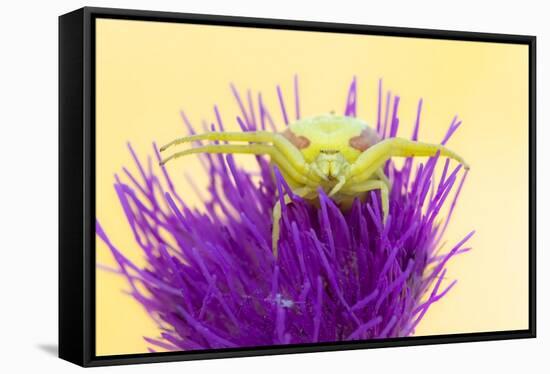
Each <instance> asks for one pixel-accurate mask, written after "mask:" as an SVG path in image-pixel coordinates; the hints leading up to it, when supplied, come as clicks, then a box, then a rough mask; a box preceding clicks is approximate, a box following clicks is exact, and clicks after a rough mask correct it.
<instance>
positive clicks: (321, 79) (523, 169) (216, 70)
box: [96, 19, 528, 355]
mask: <svg viewBox="0 0 550 374" xmlns="http://www.w3.org/2000/svg"><path fill="white" fill-rule="evenodd" d="M96 43H97V47H96V48H97V64H96V66H97V96H96V100H97V109H96V111H97V112H96V115H97V117H96V118H97V124H96V137H97V138H96V144H97V145H96V146H97V156H96V157H97V159H96V165H97V166H96V167H97V170H96V176H97V178H96V183H97V185H96V191H97V192H96V193H97V198H96V202H97V208H96V209H97V217H98V218H99V220H100V221H101V224H102V225H103V227H104V229H105V230H106V232H107V233H108V235H109V236H110V238H111V239H112V241H113V243H114V244H115V245H116V246H118V248H119V249H122V250H123V251H124V253H125V254H126V255H127V256H128V257H129V258H130V259H132V260H133V261H135V262H136V263H138V264H143V263H144V262H143V259H142V256H141V253H140V251H139V249H138V247H137V245H136V244H135V243H134V240H133V236H132V234H131V231H130V229H129V227H128V225H127V222H126V219H125V217H124V214H123V212H122V208H121V207H120V204H119V202H118V199H117V197H116V194H115V192H114V189H113V182H114V177H113V176H114V174H115V173H120V170H121V167H122V166H128V167H129V169H130V170H131V171H136V168H135V167H134V165H133V162H132V160H131V157H130V155H129V152H128V150H127V148H126V142H128V141H130V142H131V143H132V145H133V146H134V148H135V149H136V151H137V153H138V155H140V156H141V157H142V159H143V158H144V157H146V155H148V154H151V151H152V146H151V142H152V141H153V140H154V141H157V142H158V143H165V142H167V141H169V140H172V139H173V138H175V137H176V136H181V135H183V134H185V130H184V126H183V124H182V121H181V119H180V116H179V110H180V109H184V110H185V111H186V113H187V115H188V116H189V117H190V119H191V121H192V122H194V124H195V125H196V126H197V127H200V123H201V121H202V120H206V121H208V122H210V121H213V120H214V115H213V111H212V108H213V105H214V104H217V105H218V106H219V107H220V110H221V114H222V117H223V119H224V120H225V122H224V125H225V127H226V130H227V129H236V128H237V125H236V123H235V120H234V119H235V115H236V114H237V113H238V108H237V106H236V104H235V103H234V101H233V98H232V95H231V92H230V90H229V86H228V84H229V83H230V82H234V83H235V84H236V85H237V87H239V88H241V89H246V88H251V89H253V90H254V92H257V91H258V90H260V91H262V92H263V96H264V99H265V102H266V103H267V105H268V107H269V108H270V111H271V114H272V116H273V117H274V119H275V120H276V121H278V122H280V121H281V115H280V111H279V110H278V103H277V96H276V91H275V85H276V84H277V83H280V84H281V86H282V89H283V91H284V92H285V94H286V98H287V106H288V107H289V108H290V109H289V111H290V116H293V115H294V112H293V110H292V105H290V104H291V103H292V101H291V98H292V78H293V75H294V74H295V73H296V74H298V75H299V78H300V93H301V98H302V102H301V109H302V115H303V116H308V115H315V114H319V113H326V112H328V111H331V110H335V111H337V112H341V111H342V110H343V108H344V105H345V99H346V93H347V88H348V86H349V83H350V80H351V78H352V77H353V75H356V76H357V78H358V115H359V117H361V118H363V119H365V120H366V121H367V122H369V123H371V124H375V123H376V105H377V82H378V79H379V78H383V79H384V86H385V88H389V89H391V90H392V92H394V93H397V94H399V95H400V96H401V103H400V110H399V117H400V124H401V125H400V129H401V131H400V134H401V135H403V136H409V134H410V132H411V128H412V125H413V123H414V119H415V116H416V106H417V102H418V99H419V98H420V97H423V98H424V108H423V112H422V118H421V130H420V139H421V140H423V141H429V142H439V141H440V140H441V138H442V136H443V135H444V133H445V131H446V129H447V127H448V125H449V123H450V121H451V119H452V117H453V116H454V115H455V114H458V115H459V117H460V118H461V119H462V120H463V125H462V126H461V128H460V129H459V130H458V132H457V133H456V134H455V136H453V138H452V140H451V141H450V143H449V146H450V147H451V148H452V149H454V150H456V151H457V152H458V153H459V154H461V155H462V156H463V157H464V158H465V159H466V160H467V161H468V162H469V163H470V165H471V167H472V169H471V171H470V174H469V176H468V178H467V181H466V184H465V186H464V189H463V191H462V194H461V197H460V199H459V203H458V206H457V209H456V211H455V214H454V216H453V219H452V222H451V225H450V227H449V230H448V232H447V234H446V238H447V247H446V248H447V249H450V247H449V245H451V244H453V243H455V242H457V241H458V240H459V239H461V238H462V237H463V236H464V235H465V234H467V233H468V232H469V231H471V230H472V229H475V230H476V234H475V235H474V237H473V238H472V239H471V241H470V245H471V246H472V247H473V250H472V251H471V252H469V253H467V254H465V255H461V256H459V257H457V258H455V259H454V260H452V263H451V264H450V265H449V271H448V273H447V275H448V279H449V280H452V279H458V280H459V281H458V284H457V285H456V286H455V287H454V288H453V289H452V291H451V292H450V293H449V294H448V295H447V296H445V298H444V299H442V300H441V301H440V302H438V303H436V304H435V305H433V306H432V308H431V309H430V310H429V312H428V313H427V315H426V317H425V318H424V320H423V321H422V322H421V324H420V325H419V328H418V329H417V331H416V335H426V334H448V333H462V332H480V331H495V330H512V329H526V328H527V327H528V303H527V301H528V262H527V260H528V203H527V202H528V200H527V199H528V50H527V46H521V45H509V44H496V43H474V42H458V41H442V40H427V39H413V38H396V37H380V36H359V35H344V34H328V33H314V32H297V31H280V30H279V31H277V30H265V29H264V30H262V29H245V28H228V27H214V26H198V25H184V24H175V23H158V22H141V21H122V20H105V19H100V20H97V34H96ZM237 159H238V160H239V162H242V163H245V164H247V163H250V158H247V157H246V156H245V157H243V156H241V157H239V158H237ZM199 168H200V167H199V164H198V162H197V161H196V159H195V158H193V157H189V158H187V159H186V160H185V161H181V162H180V160H178V162H174V163H173V164H172V165H169V166H168V169H169V171H170V172H171V174H172V176H173V178H174V181H175V184H176V187H177V188H179V189H180V190H183V191H185V192H186V195H187V199H188V200H193V201H195V202H198V199H196V197H194V194H193V193H191V192H190V191H191V190H190V189H189V187H188V185H187V184H186V181H185V178H184V173H183V170H185V171H186V172H187V173H189V174H190V175H192V176H193V179H194V180H195V181H196V183H197V185H198V186H204V184H205V183H206V178H205V175H204V173H202V172H201V171H200V170H199ZM187 191H189V193H187ZM198 205H200V203H199V204H198ZM97 243H98V244H97V251H96V252H97V256H96V261H97V263H98V264H102V265H107V266H115V263H114V261H113V259H112V256H111V254H110V252H109V250H108V249H107V247H106V246H105V245H104V244H103V243H102V242H101V241H100V240H98V241H97ZM96 275H97V287H96V290H97V300H96V301H97V304H96V308H97V310H96V326H97V331H96V333H97V340H96V341H97V345H96V351H97V354H98V355H108V354H124V353H138V352H146V347H147V345H146V343H145V342H144V340H143V339H142V337H143V336H151V337H155V336H157V335H158V334H159V332H158V331H157V328H156V326H155V324H154V323H153V322H152V321H151V319H150V318H149V317H148V315H147V314H146V313H145V311H144V310H143V308H142V307H141V306H140V305H139V304H138V303H137V302H136V301H134V300H133V299H132V298H131V297H130V296H127V295H126V294H124V293H123V291H125V290H128V286H127V283H126V281H125V279H123V278H122V277H121V276H118V275H115V274H112V273H109V272H106V271H104V270H100V269H98V270H97V271H96Z"/></svg>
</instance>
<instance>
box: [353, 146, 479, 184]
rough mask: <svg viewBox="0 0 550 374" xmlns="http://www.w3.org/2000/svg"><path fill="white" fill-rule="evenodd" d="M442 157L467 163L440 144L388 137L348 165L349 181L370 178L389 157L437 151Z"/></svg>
mask: <svg viewBox="0 0 550 374" xmlns="http://www.w3.org/2000/svg"><path fill="white" fill-rule="evenodd" d="M438 152H439V154H440V155H441V156H444V157H449V158H452V159H454V160H456V161H458V162H460V163H461V164H463V165H464V168H465V169H466V170H468V169H469V166H468V164H467V163H466V162H465V161H464V159H463V158H462V157H460V156H459V155H458V154H456V153H455V152H453V151H451V150H450V149H449V148H447V147H445V146H443V145H440V144H430V143H421V142H416V141H412V140H407V139H402V138H390V139H385V140H382V141H381V142H379V143H376V144H375V145H373V146H372V147H370V148H368V149H367V150H366V151H364V152H363V153H362V154H361V155H360V156H359V157H358V158H357V160H355V162H354V163H353V164H352V165H351V166H350V171H349V177H350V178H349V179H350V182H363V181H366V180H368V179H371V177H372V175H373V174H374V173H376V172H377V170H379V169H380V168H381V167H382V166H383V165H384V163H385V162H386V161H387V160H388V159H390V158H391V157H423V156H427V157H431V156H435V155H436V154H437V153H438Z"/></svg>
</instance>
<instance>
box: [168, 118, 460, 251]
mask: <svg viewBox="0 0 550 374" xmlns="http://www.w3.org/2000/svg"><path fill="white" fill-rule="evenodd" d="M199 140H210V141H227V142H246V143H248V144H211V145H204V146H200V147H195V148H190V149H187V150H184V151H181V152H177V153H174V154H173V155H171V156H169V157H167V158H165V159H163V160H162V161H161V165H164V164H165V163H166V162H168V161H170V160H173V159H176V158H179V157H182V156H186V155H190V154H195V153H226V154H228V153H233V154H237V153H238V154H255V155H268V156H269V157H270V158H271V162H272V163H273V164H275V165H277V167H278V168H279V170H280V172H281V174H282V175H283V177H284V178H285V180H286V181H287V183H288V184H289V186H290V187H291V188H292V190H293V191H294V193H295V194H296V195H298V196H301V197H303V198H305V199H308V200H314V199H316V198H317V197H318V188H319V187H321V188H322V189H323V190H324V191H325V192H326V193H328V195H329V196H330V197H331V198H332V199H333V200H334V201H335V202H337V203H339V204H340V203H342V204H349V203H350V202H351V201H352V200H353V199H354V198H355V197H357V196H362V195H364V193H365V192H367V191H371V190H380V196H381V201H382V212H383V219H384V220H386V218H387V216H388V211H389V200H388V195H389V190H390V182H389V180H388V178H387V177H386V175H385V174H384V171H383V166H384V163H385V162H386V161H387V160H388V159H389V158H391V157H415V156H434V155H436V154H437V153H438V152H439V153H440V155H441V156H444V157H449V158H452V159H454V160H456V161H458V162H460V163H461V164H463V165H464V167H465V168H466V169H468V165H467V164H466V163H465V162H464V160H463V159H462V157H460V156H459V155H458V154H456V153H455V152H453V151H451V150H450V149H448V148H446V147H444V146H443V145H439V144H430V143H422V142H417V141H412V140H407V139H403V138H388V139H383V140H382V139H381V138H380V137H379V136H378V134H377V132H376V130H374V129H372V128H371V127H369V126H368V125H367V124H366V123H365V122H363V121H362V120H360V119H357V118H354V117H346V116H338V115H334V114H327V115H320V116H316V117H311V118H306V119H302V120H298V121H296V122H294V123H292V124H290V125H289V126H288V128H286V130H285V131H283V132H282V133H273V132H267V131H250V132H211V133H205V134H198V135H191V136H186V137H183V138H179V139H176V140H174V141H172V142H170V143H168V144H166V145H165V146H163V147H162V148H161V149H160V151H161V152H163V151H165V150H166V149H168V148H169V147H171V146H174V145H177V144H181V143H188V142H193V141H199ZM288 201H289V199H288V197H285V203H288ZM280 218H281V206H280V203H279V200H277V202H276V203H275V206H274V207H273V228H272V250H273V254H274V255H275V257H276V256H277V244H278V240H279V230H280V227H279V220H280Z"/></svg>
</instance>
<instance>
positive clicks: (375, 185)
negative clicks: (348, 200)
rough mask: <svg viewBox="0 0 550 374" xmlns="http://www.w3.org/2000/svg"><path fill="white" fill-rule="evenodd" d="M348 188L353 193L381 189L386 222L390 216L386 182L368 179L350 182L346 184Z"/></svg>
mask: <svg viewBox="0 0 550 374" xmlns="http://www.w3.org/2000/svg"><path fill="white" fill-rule="evenodd" d="M346 190H347V191H350V192H352V193H361V192H367V191H371V190H380V198H381V200H382V213H383V214H384V223H385V222H386V219H387V218H388V214H389V211H390V200H389V196H388V195H389V189H388V185H387V183H386V182H384V181H382V180H372V179H371V180H367V181H363V182H359V183H350V184H348V185H347V186H346Z"/></svg>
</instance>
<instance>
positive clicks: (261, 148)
mask: <svg viewBox="0 0 550 374" xmlns="http://www.w3.org/2000/svg"><path fill="white" fill-rule="evenodd" d="M197 153H232V154H255V155H268V156H270V157H271V160H272V161H273V162H274V163H275V164H276V165H277V166H278V167H279V169H281V170H284V172H285V173H286V174H287V175H289V176H290V177H291V178H292V179H294V180H295V181H298V182H299V183H301V184H303V185H308V186H312V187H315V186H316V185H317V184H316V183H315V182H314V181H313V180H311V179H310V178H308V177H307V176H306V175H304V174H302V173H301V172H300V170H299V169H297V168H296V165H295V164H294V163H293V162H289V160H288V159H287V158H285V157H284V155H283V154H282V153H281V152H280V151H279V150H278V149H277V148H274V147H273V146H270V145H266V144H248V145H231V144H219V145H218V144H217V145H205V146H202V147H196V148H190V149H187V150H185V151H181V152H177V153H174V154H173V155H171V156H169V157H167V158H165V159H163V160H162V161H161V162H160V164H161V165H164V164H166V163H167V162H168V161H170V160H174V159H176V158H179V157H183V156H187V155H191V154H197Z"/></svg>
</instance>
